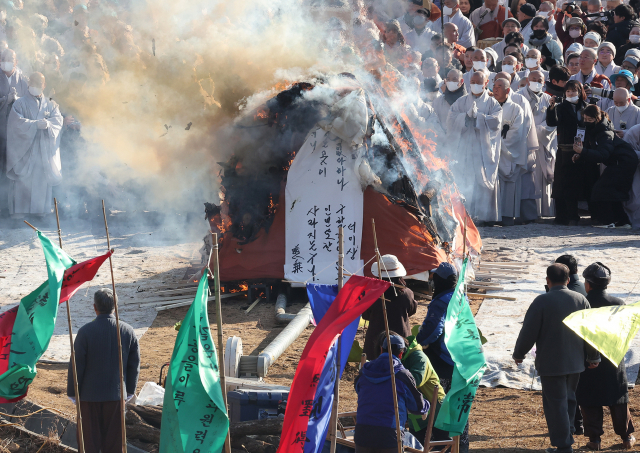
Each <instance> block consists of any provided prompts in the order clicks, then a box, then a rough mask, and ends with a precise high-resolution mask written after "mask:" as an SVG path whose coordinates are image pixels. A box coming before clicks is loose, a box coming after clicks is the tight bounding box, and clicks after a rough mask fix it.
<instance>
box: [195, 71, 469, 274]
mask: <svg viewBox="0 0 640 453" xmlns="http://www.w3.org/2000/svg"><path fill="white" fill-rule="evenodd" d="M375 82H376V81H375V80H374V81H373V82H372V81H371V79H369V80H367V81H361V80H359V79H358V78H356V77H355V76H354V75H352V74H347V73H343V74H339V75H335V76H327V77H324V78H314V79H313V80H308V81H302V82H296V83H291V84H288V86H286V87H283V88H282V89H281V90H280V91H279V92H278V93H277V94H276V95H275V96H273V97H271V98H270V99H269V100H267V101H266V102H264V103H263V104H262V105H260V106H259V107H257V108H255V109H253V110H252V111H250V112H249V111H247V112H246V113H245V114H244V115H243V116H242V117H241V118H239V119H238V120H237V121H236V122H235V124H234V126H233V128H232V132H231V133H230V135H229V136H228V137H227V138H226V140H227V143H228V146H230V147H231V148H232V149H231V151H232V152H231V153H230V158H229V159H228V160H227V161H226V162H220V163H219V165H220V166H221V168H222V169H221V171H220V174H219V177H220V187H221V189H220V192H221V200H222V202H221V204H220V206H216V205H214V204H207V205H206V212H207V219H208V220H209V222H210V226H211V229H212V231H214V232H219V233H222V237H223V239H222V249H221V255H222V256H221V264H222V269H221V275H222V279H223V280H226V281H230V280H251V279H265V278H274V279H283V278H286V279H288V280H294V279H296V277H298V276H297V275H295V274H296V269H298V271H300V270H301V269H303V270H304V271H305V272H306V274H305V272H303V273H302V276H304V277H309V276H310V278H309V279H310V280H316V276H317V275H318V274H319V272H320V270H321V268H322V267H324V266H323V263H321V262H315V261H316V260H317V259H318V257H317V254H318V253H314V252H317V249H321V251H322V250H323V249H324V251H325V252H327V251H328V252H331V253H334V254H336V255H337V246H336V245H335V243H336V241H337V225H338V224H340V225H343V226H344V227H345V228H347V227H349V228H350V229H352V230H353V231H352V233H353V234H352V236H349V239H350V240H351V243H349V241H347V248H349V246H350V245H351V247H350V248H349V250H350V251H351V252H352V258H353V260H354V261H353V263H354V265H353V267H352V269H351V271H352V272H356V271H360V272H362V271H364V272H365V274H369V267H368V266H364V268H363V269H360V268H359V267H360V266H358V265H357V264H360V265H363V264H365V263H366V262H367V260H368V259H369V258H370V256H369V255H371V256H373V244H372V238H371V231H370V226H369V223H370V218H372V217H375V220H376V225H377V230H378V238H379V242H380V250H381V253H383V254H384V253H391V254H395V255H396V256H398V257H399V259H400V260H401V261H402V262H403V264H404V265H405V267H406V268H407V271H408V273H409V275H419V274H421V273H423V272H425V271H428V270H429V269H433V268H434V267H436V266H437V264H438V263H439V262H441V261H445V260H447V259H449V260H450V259H453V258H454V257H456V256H457V257H459V256H460V253H461V250H462V230H463V224H464V223H465V218H466V216H467V214H466V211H465V209H464V206H463V200H462V199H461V195H460V193H459V192H458V190H457V188H456V184H455V181H454V179H453V175H452V173H451V172H450V171H449V170H448V166H447V161H446V160H445V159H444V158H443V157H441V156H439V155H438V147H437V145H436V143H437V140H438V136H437V131H435V130H432V129H429V128H425V127H424V126H425V125H424V124H422V123H421V124H418V123H419V122H420V121H421V120H422V119H421V118H419V117H416V116H415V115H412V114H411V111H410V110H406V111H398V109H397V108H395V107H394V106H393V105H392V103H391V102H390V101H389V99H390V97H389V96H388V94H387V91H386V90H385V83H384V80H382V83H375ZM434 129H435V128H434ZM307 148H308V149H307ZM305 150H306V151H305ZM305 153H306V154H305ZM303 154H304V155H303ZM298 162H301V163H300V164H298ZM309 162H310V163H309ZM327 162H329V163H330V164H329V166H326V163H327ZM336 162H337V163H336ZM332 164H333V166H332ZM296 165H297V167H296ZM323 165H325V167H323ZM336 165H337V168H336ZM316 167H317V168H316ZM294 170H295V172H296V176H294V178H295V179H296V181H298V182H292V175H291V174H290V171H291V173H293V172H294ZM327 171H328V173H327ZM348 171H351V173H349V174H347V173H348ZM323 172H324V174H323ZM327 174H329V177H327ZM349 176H350V178H351V179H348V178H349ZM323 177H324V178H323ZM345 177H346V178H347V179H345ZM325 181H327V182H326V183H325ZM336 181H337V185H338V188H337V189H334V186H335V185H336ZM341 181H342V182H341ZM340 183H341V184H342V186H340ZM348 184H351V186H348ZM356 185H359V187H358V189H357V190H355V188H354V186H356ZM345 187H349V188H350V189H351V190H352V192H350V194H346V193H345V191H344V188H345ZM335 190H338V191H337V192H335ZM354 190H355V192H354ZM359 194H360V195H359ZM359 197H361V199H362V201H361V202H360V201H359V200H358V199H359ZM314 200H315V201H314ZM345 200H346V201H345ZM354 200H355V201H354ZM325 201H326V203H325ZM304 203H307V205H305V206H300V204H304ZM350 203H352V204H353V206H352V204H350ZM331 205H333V208H332V207H331ZM298 208H300V209H298ZM345 209H346V210H352V211H353V213H352V214H351V217H349V216H348V215H347V217H346V220H345V217H344V215H342V214H344V211H345ZM296 210H298V211H299V212H300V214H298V215H297V217H296V214H295V211H296ZM312 217H313V218H312ZM350 219H355V220H353V221H352V222H351V223H349V222H350ZM351 227H353V228H351ZM467 228H468V233H467V250H470V251H471V252H472V253H474V252H476V253H477V252H479V249H480V239H479V236H478V234H477V230H476V229H475V227H474V226H473V223H472V222H471V220H470V219H469V220H468V225H467ZM294 230H301V231H299V232H296V231H294ZM302 230H303V231H302ZM356 230H358V231H359V233H358V232H357V231H356ZM347 233H349V232H347ZM296 234H297V235H298V237H302V238H303V239H302V240H300V241H298V240H297V239H296ZM306 237H308V238H309V240H308V241H307V240H306V239H305V238H306ZM349 250H348V251H347V254H349ZM305 252H306V254H305ZM356 255H357V256H356ZM310 263H311V264H310ZM327 264H330V263H327ZM309 272H310V274H309ZM297 280H298V281H299V280H300V278H299V277H298V278H297ZM317 280H318V281H322V278H319V277H318V278H317Z"/></svg>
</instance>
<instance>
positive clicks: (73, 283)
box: [0, 252, 111, 404]
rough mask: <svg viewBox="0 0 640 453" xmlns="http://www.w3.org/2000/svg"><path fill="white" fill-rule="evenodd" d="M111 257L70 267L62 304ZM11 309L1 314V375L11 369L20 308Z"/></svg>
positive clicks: (98, 258) (62, 295)
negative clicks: (14, 329) (10, 357)
mask: <svg viewBox="0 0 640 453" xmlns="http://www.w3.org/2000/svg"><path fill="white" fill-rule="evenodd" d="M110 256H111V252H107V253H105V254H104V255H100V256H97V257H95V258H92V259H90V260H87V261H84V262H82V263H78V264H76V265H75V266H72V267H70V268H69V269H67V270H66V271H65V273H64V280H63V282H62V290H61V292H60V303H62V302H66V301H68V300H69V299H70V298H71V296H73V295H74V294H75V293H76V291H78V289H80V286H82V284H83V283H85V282H88V281H91V280H93V278H94V277H95V276H96V274H97V273H98V269H100V266H102V263H104V262H105V260H106V259H107V258H109V257H110ZM19 306H20V305H19V304H18V305H16V306H15V307H11V308H10V309H9V310H7V311H5V312H3V313H0V375H2V374H3V373H4V372H6V371H7V370H8V369H9V354H10V350H11V335H12V333H13V323H14V322H15V320H16V315H17V314H18V307H19ZM25 396H27V394H26V393H25V394H24V395H22V396H19V397H18V398H14V399H11V400H6V399H4V398H0V404H4V403H13V402H16V401H19V400H21V399H22V398H24V397H25Z"/></svg>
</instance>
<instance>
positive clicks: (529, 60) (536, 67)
mask: <svg viewBox="0 0 640 453" xmlns="http://www.w3.org/2000/svg"><path fill="white" fill-rule="evenodd" d="M524 65H525V66H526V69H524V70H523V71H520V74H519V75H520V78H525V77H527V76H528V75H529V73H530V72H531V71H542V72H543V73H544V75H545V77H548V76H549V72H547V71H545V70H544V69H542V67H541V66H542V55H541V54H540V51H539V50H538V49H530V50H529V52H527V55H526V57H525V59H524Z"/></svg>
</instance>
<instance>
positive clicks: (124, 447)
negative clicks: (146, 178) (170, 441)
mask: <svg viewBox="0 0 640 453" xmlns="http://www.w3.org/2000/svg"><path fill="white" fill-rule="evenodd" d="M102 216H103V217H104V229H105V231H106V232H107V248H108V249H109V250H111V241H110V239H109V226H108V225H107V210H106V209H105V207H104V200H102ZM111 252H113V250H111ZM112 254H113V253H112ZM109 269H110V270H111V288H112V290H113V305H114V308H115V312H116V330H117V333H116V337H117V338H118V367H119V369H120V405H121V406H122V407H121V412H120V415H121V416H122V417H121V419H120V427H121V429H122V451H123V453H127V431H126V429H127V428H126V425H125V419H124V414H125V406H124V392H125V391H126V390H125V386H124V366H123V364H122V338H120V315H119V313H118V298H117V297H116V281H115V279H114V278H113V261H112V260H111V255H109Z"/></svg>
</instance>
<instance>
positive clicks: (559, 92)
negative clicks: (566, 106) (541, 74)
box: [544, 80, 564, 97]
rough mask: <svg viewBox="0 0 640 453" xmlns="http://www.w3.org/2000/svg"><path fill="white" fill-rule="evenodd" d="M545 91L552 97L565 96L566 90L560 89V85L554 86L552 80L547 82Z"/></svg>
mask: <svg viewBox="0 0 640 453" xmlns="http://www.w3.org/2000/svg"><path fill="white" fill-rule="evenodd" d="M544 89H545V91H546V92H547V93H549V94H550V95H551V96H558V97H562V96H564V89H563V88H562V87H559V86H558V85H554V84H553V83H551V80H549V81H547V82H545V84H544Z"/></svg>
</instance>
